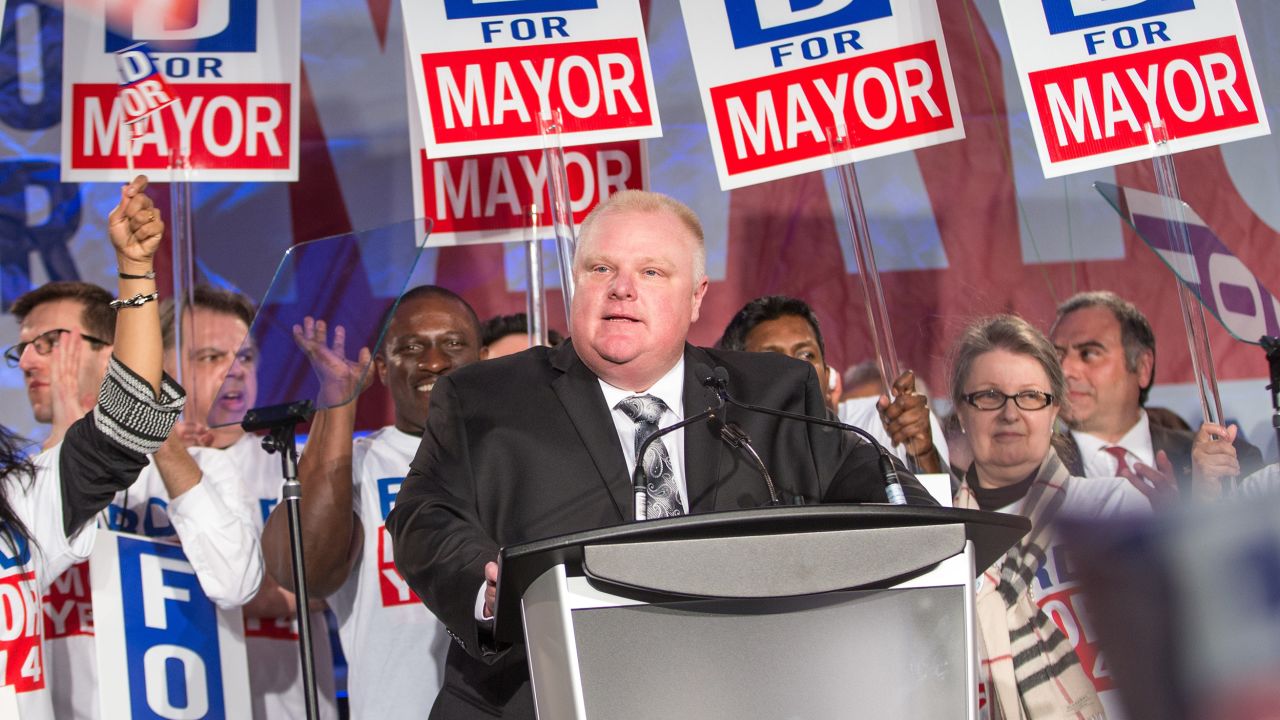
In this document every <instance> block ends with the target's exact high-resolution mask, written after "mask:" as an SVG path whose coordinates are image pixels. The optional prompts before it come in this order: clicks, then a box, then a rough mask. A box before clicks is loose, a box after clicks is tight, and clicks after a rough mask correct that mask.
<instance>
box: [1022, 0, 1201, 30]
mask: <svg viewBox="0 0 1280 720" xmlns="http://www.w3.org/2000/svg"><path fill="white" fill-rule="evenodd" d="M1042 1H1043V2H1044V18H1045V20H1047V21H1048V22H1049V33H1050V34H1052V35H1057V34H1058V33H1064V32H1073V31H1075V30H1086V29H1088V28H1094V27H1098V26H1100V25H1112V24H1115V23H1122V22H1130V21H1132V20H1140V19H1142V18H1148V17H1151V16H1153V15H1168V14H1169V13H1175V12H1182V11H1183V10H1195V9H1196V1H1195V0H1042Z"/></svg>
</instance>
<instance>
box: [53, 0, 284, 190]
mask: <svg viewBox="0 0 1280 720" xmlns="http://www.w3.org/2000/svg"><path fill="white" fill-rule="evenodd" d="M117 4H118V0H86V1H84V2H80V3H77V4H76V5H75V6H70V5H68V7H67V9H66V30H65V33H64V44H63V60H62V63H63V64H62V179H63V180H65V181H74V182H80V181H117V182H122V181H127V180H129V179H131V176H132V175H133V174H135V173H138V172H145V173H146V174H147V175H149V176H150V177H151V179H152V180H156V181H171V180H172V181H180V180H189V181H210V182H225V181H292V180H297V179H298V116H299V108H298V98H299V91H298V89H299V68H300V64H299V48H300V38H299V27H300V26H299V23H300V17H301V16H300V8H301V6H300V0H187V1H186V2H169V3H163V2H162V3H159V4H158V5H157V3H154V2H141V3H136V2H135V3H126V4H123V5H122V6H120V7H117V6H116V5H117ZM122 8H123V9H122ZM158 8H159V9H158ZM165 8H169V10H168V11H166V10H165ZM109 10H110V11H111V12H112V13H113V20H118V21H119V22H113V23H111V24H110V25H108V23H107V21H106V17H107V14H108V11H109ZM136 43H145V52H146V54H147V58H148V59H149V60H150V61H151V62H150V64H149V67H150V68H151V69H153V70H154V71H155V72H156V73H157V74H158V77H159V78H161V79H162V80H163V84H164V86H165V87H166V88H167V89H168V91H169V92H171V93H172V95H173V96H174V102H173V103H172V104H171V105H169V106H168V107H163V108H158V109H155V108H152V109H153V110H154V112H152V113H151V114H150V117H148V119H147V123H146V132H144V133H143V134H142V135H141V136H139V137H137V138H133V139H132V140H131V136H132V134H133V130H132V129H131V128H130V126H129V125H128V124H127V122H126V121H127V120H129V119H130V116H131V115H136V114H137V113H138V112H139V111H146V110H148V108H135V107H133V106H132V105H130V106H128V107H126V103H133V102H136V101H138V99H139V98H140V99H141V100H142V101H149V100H155V101H156V103H157V106H158V105H159V100H158V99H157V98H156V95H155V93H134V95H133V96H119V97H118V91H119V90H120V81H121V75H120V73H118V72H117V69H116V67H117V65H116V52H117V51H120V50H124V49H126V48H129V47H130V46H133V45H135V44H136ZM143 65H144V64H143V63H137V64H135V66H138V67H141V66H143ZM126 80H128V78H126ZM183 157H185V158H187V159H188V161H189V164H190V167H191V170H192V171H191V172H189V173H188V172H186V171H176V170H170V168H172V167H175V166H177V165H178V164H179V161H180V159H181V158H183Z"/></svg>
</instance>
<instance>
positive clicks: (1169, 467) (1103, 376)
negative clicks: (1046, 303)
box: [1049, 291, 1262, 505]
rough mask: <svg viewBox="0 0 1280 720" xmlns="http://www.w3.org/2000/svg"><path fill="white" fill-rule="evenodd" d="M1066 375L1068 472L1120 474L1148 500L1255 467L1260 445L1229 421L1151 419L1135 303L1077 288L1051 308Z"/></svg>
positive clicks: (1146, 333) (1215, 489) (1148, 338)
mask: <svg viewBox="0 0 1280 720" xmlns="http://www.w3.org/2000/svg"><path fill="white" fill-rule="evenodd" d="M1049 336H1050V339H1051V340H1052V342H1053V345H1054V347H1055V348H1056V349H1057V351H1058V357H1059V359H1060V360H1061V362H1062V369H1063V372H1064V373H1065V374H1066V378H1067V397H1066V398H1065V401H1066V402H1065V404H1064V411H1063V419H1065V420H1066V421H1067V424H1068V425H1069V426H1070V428H1071V431H1070V434H1069V435H1068V437H1067V438H1066V440H1068V441H1069V442H1068V444H1070V445H1073V446H1074V448H1075V451H1076V452H1075V457H1074V458H1072V457H1064V458H1063V460H1064V461H1066V462H1067V463H1068V466H1069V467H1070V469H1071V472H1072V474H1074V475H1084V476H1085V477H1124V478H1126V479H1128V480H1129V481H1130V482H1131V483H1133V484H1134V485H1135V486H1136V487H1137V488H1138V489H1139V490H1141V491H1142V492H1143V494H1144V495H1146V496H1147V497H1148V499H1150V500H1151V502H1152V504H1153V505H1161V504H1165V505H1167V504H1169V503H1171V502H1173V501H1175V500H1176V499H1177V498H1178V496H1179V495H1180V494H1181V495H1182V496H1184V497H1185V496H1187V495H1188V494H1196V495H1199V494H1205V495H1217V494H1220V493H1221V486H1222V480H1223V479H1224V478H1228V477H1232V476H1238V477H1244V476H1245V475H1248V474H1249V473H1252V472H1254V471H1255V470H1257V469H1258V468H1260V467H1261V466H1262V453H1261V452H1259V450H1258V449H1257V448H1256V447H1254V446H1253V445H1250V444H1249V443H1248V442H1246V441H1245V440H1244V438H1242V437H1239V435H1238V428H1237V427H1236V426H1235V425H1230V426H1226V427H1224V426H1222V425H1218V424H1216V423H1204V424H1202V425H1201V426H1200V429H1199V431H1198V432H1196V433H1191V432H1188V431H1185V430H1179V429H1176V428H1167V427H1162V426H1160V425H1157V424H1155V423H1153V422H1151V421H1150V419H1149V418H1148V417H1147V412H1146V410H1145V409H1144V408H1143V406H1144V405H1145V404H1146V401H1147V396H1148V395H1149V394H1150V392H1151V386H1152V385H1153V384H1154V383H1155V362H1156V339H1155V333H1154V332H1152V330H1151V324H1150V323H1149V322H1147V318H1146V316H1145V315H1143V314H1142V312H1141V311H1139V310H1138V308H1137V307H1135V306H1134V305H1133V303H1131V302H1128V301H1127V300H1124V299H1123V298H1121V297H1120V296H1118V295H1116V294H1115V293H1112V292H1105V291H1104V292H1084V293H1079V294H1077V295H1075V296H1073V297H1071V298H1070V299H1068V300H1067V301H1066V302H1064V303H1063V304H1062V305H1060V306H1059V307H1058V316H1057V319H1056V320H1055V321H1054V323H1053V327H1052V328H1050V330H1049Z"/></svg>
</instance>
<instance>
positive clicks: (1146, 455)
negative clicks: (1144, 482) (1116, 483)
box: [1071, 410, 1156, 477]
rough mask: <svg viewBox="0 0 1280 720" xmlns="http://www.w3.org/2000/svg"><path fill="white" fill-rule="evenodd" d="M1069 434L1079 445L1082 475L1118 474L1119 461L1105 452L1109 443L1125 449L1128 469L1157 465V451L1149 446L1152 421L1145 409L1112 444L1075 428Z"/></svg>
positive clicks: (1103, 475)
mask: <svg viewBox="0 0 1280 720" xmlns="http://www.w3.org/2000/svg"><path fill="white" fill-rule="evenodd" d="M1071 437H1073V438H1075V441H1076V446H1077V447H1079V448H1080V462H1081V463H1082V464H1083V465H1084V476H1085V477H1118V476H1119V468H1118V465H1119V463H1118V462H1116V459H1115V457H1114V456H1113V455H1111V453H1109V452H1107V451H1106V448H1109V447H1112V446H1116V447H1122V448H1124V449H1125V453H1126V454H1125V458H1126V459H1127V460H1128V462H1129V467H1131V468H1132V467H1134V466H1135V465H1137V464H1138V463H1142V464H1144V465H1148V466H1150V467H1155V466H1156V451H1155V449H1154V448H1152V446H1151V421H1150V420H1149V419H1148V418H1147V411H1146V410H1143V411H1141V412H1140V413H1139V416H1138V422H1136V423H1134V425H1133V427H1131V428H1129V432H1127V433H1125V434H1124V437H1122V438H1120V439H1119V440H1118V441H1116V442H1114V443H1109V442H1107V441H1105V440H1103V439H1102V438H1099V437H1096V436H1094V435H1090V434H1089V433H1084V432H1078V431H1075V430H1072V431H1071Z"/></svg>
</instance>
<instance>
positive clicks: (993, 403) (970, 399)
mask: <svg viewBox="0 0 1280 720" xmlns="http://www.w3.org/2000/svg"><path fill="white" fill-rule="evenodd" d="M960 397H961V399H963V400H964V401H965V402H967V403H969V404H970V405H972V406H974V407H976V408H978V409H979V410H999V409H1000V408H1003V407H1004V404H1005V403H1007V402H1009V401H1010V400H1012V401H1013V403H1014V404H1015V405H1017V406H1018V407H1019V408H1021V409H1023V410H1043V409H1045V408H1047V407H1049V406H1050V405H1052V404H1053V403H1054V400H1055V398H1054V397H1053V395H1052V394H1050V393H1046V392H1040V391H1039V390H1023V391H1022V392H1020V393H1018V394H1016V395H1005V394H1004V393H1002V392H1000V391H999V390H979V391H978V392H972V393H969V394H968V395H961V396H960Z"/></svg>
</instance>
